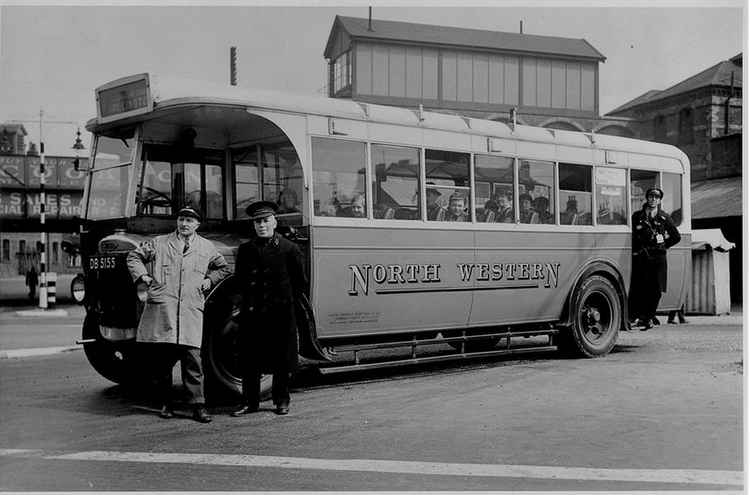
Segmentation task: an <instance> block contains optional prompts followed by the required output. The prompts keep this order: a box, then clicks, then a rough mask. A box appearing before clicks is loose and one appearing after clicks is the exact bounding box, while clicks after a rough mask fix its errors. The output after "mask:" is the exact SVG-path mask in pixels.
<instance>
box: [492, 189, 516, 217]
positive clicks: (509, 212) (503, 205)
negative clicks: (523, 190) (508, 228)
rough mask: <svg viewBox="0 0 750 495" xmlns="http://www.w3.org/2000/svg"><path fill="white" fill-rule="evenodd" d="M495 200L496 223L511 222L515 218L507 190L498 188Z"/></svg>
mask: <svg viewBox="0 0 750 495" xmlns="http://www.w3.org/2000/svg"><path fill="white" fill-rule="evenodd" d="M495 201H497V206H498V209H497V213H496V214H495V222H498V223H513V222H515V220H516V219H515V218H514V215H513V204H512V202H511V200H510V197H509V195H508V192H507V191H504V190H499V192H498V193H497V194H496V195H495Z"/></svg>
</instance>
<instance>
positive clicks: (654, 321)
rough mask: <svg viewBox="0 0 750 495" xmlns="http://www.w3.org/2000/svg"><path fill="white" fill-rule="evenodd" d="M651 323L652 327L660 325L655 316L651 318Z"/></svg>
mask: <svg viewBox="0 0 750 495" xmlns="http://www.w3.org/2000/svg"><path fill="white" fill-rule="evenodd" d="M651 323H653V324H654V325H661V321H659V318H657V317H656V316H654V317H653V318H651Z"/></svg>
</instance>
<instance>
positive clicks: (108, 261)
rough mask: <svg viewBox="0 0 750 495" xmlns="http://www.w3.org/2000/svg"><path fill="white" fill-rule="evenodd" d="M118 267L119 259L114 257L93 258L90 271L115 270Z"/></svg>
mask: <svg viewBox="0 0 750 495" xmlns="http://www.w3.org/2000/svg"><path fill="white" fill-rule="evenodd" d="M116 266H117V258H115V257H114V256H91V257H90V258H89V269H90V270H114V269H115V267H116Z"/></svg>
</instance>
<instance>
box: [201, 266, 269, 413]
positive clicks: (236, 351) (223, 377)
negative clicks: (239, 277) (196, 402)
mask: <svg viewBox="0 0 750 495" xmlns="http://www.w3.org/2000/svg"><path fill="white" fill-rule="evenodd" d="M228 280H229V279H228ZM230 283H231V281H230V282H229V283H227V284H222V285H221V286H220V287H218V288H217V290H216V291H215V292H214V293H212V294H211V301H209V302H208V303H207V304H206V311H205V312H204V315H203V336H204V341H203V353H202V354H203V370H204V373H205V386H206V395H207V396H208V397H209V398H210V400H211V401H212V402H224V401H227V400H231V401H235V402H237V401H239V400H240V399H241V397H242V367H241V359H242V356H241V354H240V348H239V332H240V326H239V324H238V323H237V322H236V321H235V320H234V319H233V318H232V307H233V304H232V302H231V298H230V297H224V296H225V295H228V294H230V293H231V290H230ZM271 384H272V375H267V374H264V375H262V376H261V381H260V397H261V400H265V399H267V398H269V397H270V396H271Z"/></svg>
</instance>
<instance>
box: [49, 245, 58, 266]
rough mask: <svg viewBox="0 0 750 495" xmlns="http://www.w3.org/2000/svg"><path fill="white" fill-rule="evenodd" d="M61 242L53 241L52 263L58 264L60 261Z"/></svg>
mask: <svg viewBox="0 0 750 495" xmlns="http://www.w3.org/2000/svg"><path fill="white" fill-rule="evenodd" d="M59 247H60V244H59V243H57V242H53V243H52V260H51V264H53V265H57V264H59V263H60V251H59Z"/></svg>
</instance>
